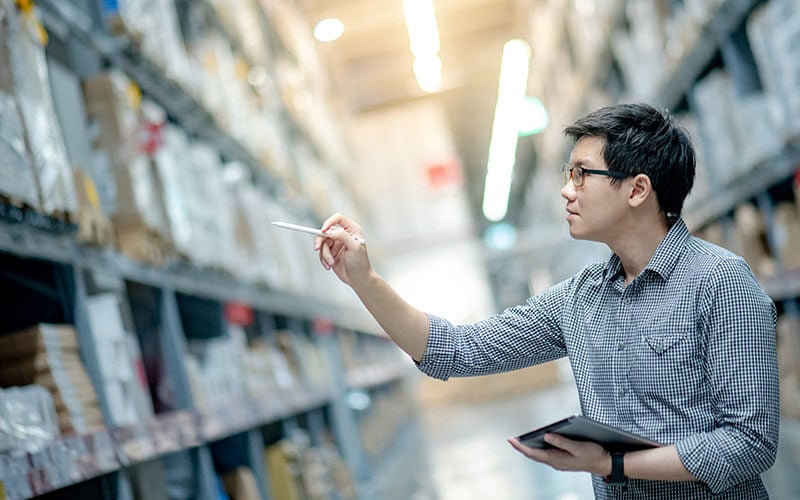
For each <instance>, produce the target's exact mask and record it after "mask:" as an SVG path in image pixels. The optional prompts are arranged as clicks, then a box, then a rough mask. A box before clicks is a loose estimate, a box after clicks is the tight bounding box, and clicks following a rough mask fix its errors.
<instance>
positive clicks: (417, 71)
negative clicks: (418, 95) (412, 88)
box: [414, 54, 442, 94]
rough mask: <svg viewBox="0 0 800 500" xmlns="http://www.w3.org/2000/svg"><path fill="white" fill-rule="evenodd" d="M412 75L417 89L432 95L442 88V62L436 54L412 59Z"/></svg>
mask: <svg viewBox="0 0 800 500" xmlns="http://www.w3.org/2000/svg"><path fill="white" fill-rule="evenodd" d="M414 75H416V77H417V84H418V85H419V88H421V89H422V90H424V91H425V92H427V93H429V94H430V93H433V92H436V91H437V90H439V89H440V88H441V87H442V60H441V59H439V56H437V55H436V54H433V55H429V56H423V57H417V58H416V59H414Z"/></svg>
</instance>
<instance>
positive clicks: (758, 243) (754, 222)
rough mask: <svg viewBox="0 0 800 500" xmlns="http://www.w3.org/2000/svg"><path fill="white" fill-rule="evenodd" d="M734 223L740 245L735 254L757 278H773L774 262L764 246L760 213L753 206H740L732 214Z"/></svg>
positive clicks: (763, 227)
mask: <svg viewBox="0 0 800 500" xmlns="http://www.w3.org/2000/svg"><path fill="white" fill-rule="evenodd" d="M734 221H735V223H736V236H737V238H738V240H739V244H740V245H741V248H740V250H741V252H736V253H739V254H740V255H741V256H742V257H743V258H744V260H745V261H746V262H747V264H748V265H749V266H750V268H751V269H752V270H753V273H754V274H755V275H756V276H757V277H758V278H761V279H769V278H772V277H774V276H775V270H776V269H775V260H774V259H773V258H772V256H771V255H770V251H769V248H767V246H766V235H765V234H766V228H765V226H764V220H763V219H762V217H761V213H760V212H759V211H758V209H757V208H756V207H754V206H753V205H750V204H744V205H740V206H739V207H737V208H736V211H735V212H734ZM737 250H739V249H737Z"/></svg>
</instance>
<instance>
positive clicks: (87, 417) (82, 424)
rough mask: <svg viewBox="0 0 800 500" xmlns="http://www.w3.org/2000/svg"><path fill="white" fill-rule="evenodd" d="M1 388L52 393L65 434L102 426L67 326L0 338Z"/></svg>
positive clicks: (36, 328) (32, 329)
mask: <svg viewBox="0 0 800 500" xmlns="http://www.w3.org/2000/svg"><path fill="white" fill-rule="evenodd" d="M0 361H1V362H2V368H0V386H3V387H11V386H15V385H30V384H39V385H42V386H44V387H46V388H47V389H48V390H49V391H50V392H51V393H52V394H53V400H54V402H55V406H56V412H57V414H58V423H59V428H60V429H61V432H62V433H64V434H71V433H82V432H87V431H89V430H90V429H92V428H96V427H100V426H103V425H104V422H103V416H102V414H101V412H100V408H99V406H98V403H97V394H96V392H95V388H94V385H93V384H92V381H91V380H90V379H89V376H88V375H87V373H86V369H85V368H84V366H83V362H82V361H81V357H80V352H79V350H78V339H77V336H76V334H75V330H74V329H73V327H72V326H70V325H49V324H39V325H36V326H33V327H30V328H28V329H26V330H21V331H18V332H15V333H10V334H7V335H4V336H0Z"/></svg>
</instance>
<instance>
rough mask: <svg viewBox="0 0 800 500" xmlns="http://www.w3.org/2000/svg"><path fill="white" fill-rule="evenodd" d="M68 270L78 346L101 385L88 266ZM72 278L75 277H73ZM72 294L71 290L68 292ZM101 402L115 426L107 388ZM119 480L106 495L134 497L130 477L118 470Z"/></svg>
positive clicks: (117, 499)
mask: <svg viewBox="0 0 800 500" xmlns="http://www.w3.org/2000/svg"><path fill="white" fill-rule="evenodd" d="M61 269H63V271H64V272H62V273H61V274H59V275H58V276H59V277H58V278H57V279H59V280H61V279H62V278H61V277H66V278H67V280H68V281H72V284H73V286H72V287H69V286H67V287H65V288H66V289H67V290H69V289H72V293H73V296H72V311H71V312H72V314H73V318H72V319H73V321H74V324H75V332H76V334H77V336H78V345H79V346H80V352H81V359H82V360H83V364H84V366H85V367H86V372H87V373H88V374H89V378H90V379H91V381H92V383H93V384H94V386H95V387H96V388H101V387H102V384H103V375H102V373H101V371H100V358H99V356H98V353H97V349H96V346H95V342H94V337H93V335H92V329H91V328H92V327H91V324H90V322H89V309H88V303H87V302H88V298H89V292H88V289H87V287H86V278H85V276H84V269H83V268H82V267H80V266H78V265H72V266H69V268H65V267H62V268H61ZM70 278H71V279H70ZM67 293H69V292H67ZM95 392H96V393H97V401H98V403H99V404H100V409H101V410H102V412H103V420H104V421H105V422H106V425H113V424H114V422H112V419H111V410H110V408H109V406H108V400H107V399H106V392H105V391H103V390H96V391H95ZM113 474H114V476H115V479H116V481H114V483H116V488H115V489H116V491H115V492H114V493H113V494H111V492H108V491H106V490H105V489H104V495H106V494H108V495H110V497H109V500H111V499H112V498H113V499H115V500H132V498H133V493H132V488H131V484H130V480H129V479H128V476H127V475H126V474H125V473H124V472H123V471H122V470H117V471H115V472H114V473H113Z"/></svg>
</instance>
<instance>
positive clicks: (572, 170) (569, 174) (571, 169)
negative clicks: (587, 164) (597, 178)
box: [561, 163, 632, 187]
mask: <svg viewBox="0 0 800 500" xmlns="http://www.w3.org/2000/svg"><path fill="white" fill-rule="evenodd" d="M561 173H562V174H563V175H564V184H565V185H566V184H567V183H569V180H570V179H572V184H574V185H575V187H581V186H583V180H584V179H585V178H586V174H595V175H605V176H606V177H613V178H615V179H624V178H626V177H631V175H632V174H628V173H625V172H619V171H617V170H590V169H588V168H583V167H575V166H573V165H570V164H569V163H565V164H563V165H561Z"/></svg>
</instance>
